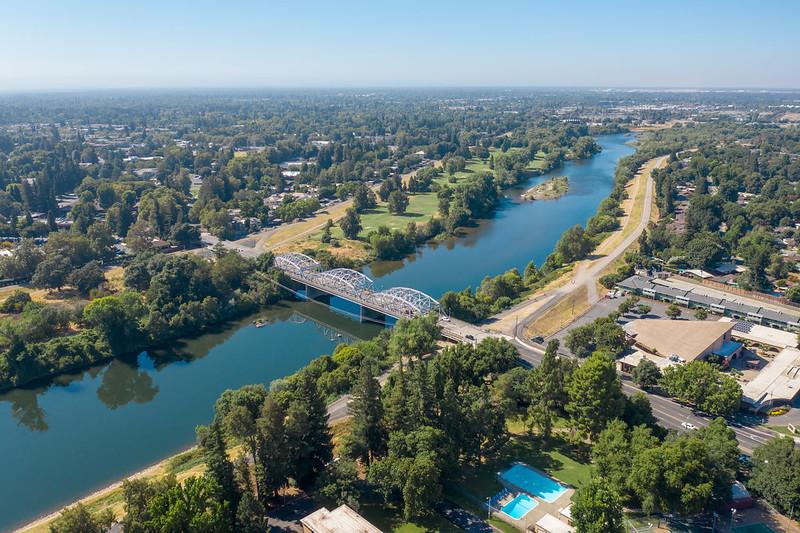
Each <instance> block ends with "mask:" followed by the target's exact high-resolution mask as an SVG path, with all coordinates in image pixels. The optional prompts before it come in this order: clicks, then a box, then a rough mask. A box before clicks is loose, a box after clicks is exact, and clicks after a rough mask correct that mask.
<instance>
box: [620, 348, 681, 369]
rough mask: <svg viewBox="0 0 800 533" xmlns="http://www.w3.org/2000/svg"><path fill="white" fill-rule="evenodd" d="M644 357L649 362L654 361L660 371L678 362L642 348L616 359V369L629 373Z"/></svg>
mask: <svg viewBox="0 0 800 533" xmlns="http://www.w3.org/2000/svg"><path fill="white" fill-rule="evenodd" d="M644 359H649V360H650V362H652V363H654V364H655V365H656V366H657V367H658V369H659V370H661V371H662V372H663V371H664V369H665V368H667V367H669V366H672V365H677V364H678V361H673V360H670V359H668V358H666V357H661V356H658V355H653V354H651V353H647V352H643V351H642V350H636V351H635V352H633V353H631V354H628V355H626V356H624V357H621V358H619V359H617V370H619V371H620V372H625V373H626V374H630V373H631V372H633V369H634V368H636V367H637V366H639V364H640V363H641V362H642V360H644Z"/></svg>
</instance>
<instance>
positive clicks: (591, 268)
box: [490, 156, 667, 339]
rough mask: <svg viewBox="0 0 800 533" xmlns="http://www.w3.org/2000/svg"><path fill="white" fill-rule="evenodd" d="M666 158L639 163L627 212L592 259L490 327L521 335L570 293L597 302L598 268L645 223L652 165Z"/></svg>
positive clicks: (650, 199)
mask: <svg viewBox="0 0 800 533" xmlns="http://www.w3.org/2000/svg"><path fill="white" fill-rule="evenodd" d="M666 162H667V156H663V157H657V158H654V159H651V160H649V161H647V162H646V163H645V164H644V165H642V168H641V170H640V172H639V174H638V176H637V184H636V185H635V192H633V193H632V194H631V196H632V198H633V201H631V202H630V204H629V207H628V209H626V215H625V216H624V217H623V218H622V221H621V224H622V226H621V228H620V229H619V230H618V231H616V232H614V233H613V234H612V235H610V236H609V237H608V238H607V239H606V240H604V241H603V242H602V243H601V244H600V246H598V247H597V249H596V250H595V252H594V253H593V254H592V255H593V258H592V259H588V260H584V261H582V262H580V263H579V264H578V265H576V266H575V268H574V269H573V270H572V272H571V273H569V274H567V275H565V276H563V277H562V278H560V279H559V280H557V282H554V283H551V284H550V285H548V287H546V288H545V289H543V290H541V291H539V292H537V293H536V294H533V295H532V296H531V297H530V298H529V299H528V300H526V301H524V302H522V303H520V304H518V305H517V306H515V307H513V308H512V309H509V310H506V311H504V312H503V313H500V314H499V315H497V316H496V317H495V321H494V322H493V323H492V325H491V326H490V329H491V330H493V331H497V332H501V333H505V334H509V335H513V336H514V337H516V338H517V339H520V338H523V337H524V336H525V330H526V329H528V328H529V326H530V325H531V324H532V323H533V322H535V321H536V320H537V319H539V318H541V317H542V316H544V315H545V313H547V311H548V310H549V309H552V308H553V307H555V306H557V305H558V304H559V303H561V302H563V301H565V300H567V298H568V297H569V296H575V295H576V294H582V292H583V291H585V292H586V296H585V299H586V301H587V302H588V303H589V304H590V305H591V304H594V303H596V302H597V301H598V300H599V298H600V295H599V294H598V290H597V278H599V277H600V275H601V272H603V270H604V269H606V268H607V267H608V266H609V265H610V264H612V263H613V262H614V261H616V260H617V259H618V258H619V257H621V256H622V255H623V254H624V253H625V251H626V250H627V249H628V247H630V246H631V245H632V244H633V243H634V242H636V239H638V238H639V235H640V234H641V233H642V232H643V231H644V229H645V228H646V227H647V224H648V222H649V220H650V216H651V210H652V204H653V188H654V186H653V180H652V178H651V174H652V172H653V170H654V169H656V168H662V167H663V166H664V165H665V164H666ZM642 183H644V184H645V190H644V195H640V194H639V193H640V192H641V187H642ZM640 198H641V202H640V201H639V199H640ZM633 220H636V225H635V226H631V224H632V223H633ZM573 299H574V298H573ZM584 306H585V304H584ZM571 307H572V309H573V310H575V309H576V308H579V307H581V306H577V305H575V303H574V302H573V304H571Z"/></svg>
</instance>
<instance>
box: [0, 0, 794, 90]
mask: <svg viewBox="0 0 800 533" xmlns="http://www.w3.org/2000/svg"><path fill="white" fill-rule="evenodd" d="M0 20H2V24H1V25H0V28H2V29H1V30H0V91H2V92H8V91H11V92H19V91H27V90H45V91H49V90H72V89H107V88H197V87H201V88H202V87H209V88H211V87H213V88H225V87H247V88H252V87H339V86H341V87H410V86H413V87H432V86H449V87H452V86H480V87H486V86H503V87H508V86H537V87H538V86H556V87H654V88H673V87H674V88H794V89H796V88H800V2H799V1H795V0H785V1H784V0H762V1H760V2H754V1H752V0H749V1H741V0H694V1H685V0H663V1H662V0H636V1H634V0H605V1H602V0H592V1H589V0H586V1H579V0H550V1H546V2H545V1H539V0H527V1H525V0H519V1H517V0H484V1H481V2H477V1H471V0H461V1H455V0H428V1H418V0H404V1H396V0H395V1H388V0H370V1H366V0H364V1H362V0H327V1H316V0H291V1H277V0H275V1H272V0H261V1H257V0H224V1H223V0H218V1H214V2H212V1H207V0H160V1H154V0H127V1H124V0H103V1H100V0H69V1H65V0H0Z"/></svg>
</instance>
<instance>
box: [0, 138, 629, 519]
mask: <svg viewBox="0 0 800 533" xmlns="http://www.w3.org/2000/svg"><path fill="white" fill-rule="evenodd" d="M631 139H632V138H631V137H630V136H626V135H604V136H600V137H598V142H599V143H600V145H601V146H602V147H603V151H602V152H601V153H599V154H597V155H595V156H594V157H593V158H591V159H589V160H587V161H580V162H568V163H566V164H565V165H564V166H562V167H561V168H558V169H556V170H555V171H553V172H551V173H550V174H549V175H544V176H539V177H536V178H533V179H531V180H528V181H527V182H525V183H524V184H521V185H520V186H519V187H518V188H515V189H512V190H508V191H505V196H504V198H503V201H502V203H501V205H500V208H499V209H498V211H497V213H496V214H495V215H494V216H493V217H492V218H490V219H488V220H483V221H481V222H480V224H478V225H477V227H475V228H469V229H467V230H465V231H464V232H463V235H461V236H460V237H459V238H453V239H448V240H446V241H443V242H440V243H437V244H433V245H428V246H425V247H422V248H421V249H420V250H419V251H418V253H416V254H415V255H413V256H411V257H409V258H407V259H405V260H403V261H381V262H377V263H374V264H372V265H370V266H369V267H367V268H365V272H366V274H367V275H369V276H370V277H372V278H373V279H374V280H375V284H376V286H377V287H378V288H388V287H392V286H408V287H414V288H416V289H419V290H422V291H424V292H427V293H429V294H431V295H432V296H435V297H438V296H440V295H441V294H442V293H443V292H445V291H447V290H459V289H462V288H463V287H465V286H468V285H471V286H473V287H475V286H477V285H478V284H479V283H480V281H481V279H482V278H483V277H484V276H486V275H495V274H499V273H501V272H504V271H505V270H508V269H509V268H512V267H517V268H519V269H520V271H521V270H522V269H523V268H524V267H525V265H526V264H527V262H528V261H529V260H530V259H533V260H534V261H536V263H537V264H539V265H541V263H542V262H543V261H544V259H545V258H546V257H547V255H548V254H549V253H550V252H551V251H552V249H553V246H554V245H555V243H556V242H557V241H558V239H559V237H560V236H561V233H563V231H564V230H566V229H567V228H568V227H570V226H572V225H575V224H584V223H585V222H586V221H587V220H588V219H589V217H591V216H592V214H594V212H595V210H596V209H597V205H598V204H599V203H600V201H601V200H602V199H603V198H605V197H606V196H607V195H608V193H609V192H610V191H611V188H612V186H613V179H614V170H615V168H616V164H617V161H618V160H619V159H620V158H621V157H624V156H626V155H629V154H631V153H633V148H632V147H631V146H630V145H629V144H627V143H628V142H629V141H630V140H631ZM558 175H565V176H568V178H569V185H570V188H569V192H568V193H567V194H566V195H565V196H563V197H562V198H560V199H557V200H552V201H537V202H525V201H523V200H521V199H520V195H521V194H522V193H523V192H524V191H525V190H526V189H527V188H529V187H531V186H532V185H534V184H536V183H538V182H540V181H543V180H545V179H547V178H548V177H551V176H558ZM259 316H261V317H263V318H265V319H267V320H268V322H269V323H268V324H267V325H266V326H265V327H262V328H256V327H254V326H253V325H252V324H251V321H252V320H253V317H250V318H248V319H246V320H241V321H238V322H234V323H231V324H228V325H226V326H225V327H222V328H220V329H219V330H217V331H214V332H211V333H207V334H204V335H202V336H199V337H197V338H194V339H188V340H183V341H179V342H175V343H173V345H172V346H170V347H169V349H168V350H159V351H157V352H154V353H142V354H140V355H139V356H138V357H131V358H128V359H124V360H123V359H118V360H115V361H112V362H110V363H108V364H105V365H100V366H97V367H94V368H92V369H89V370H87V371H85V372H81V373H78V374H74V375H65V376H60V377H58V378H57V379H54V380H53V381H52V382H50V383H47V384H44V385H41V386H37V387H32V388H24V389H18V390H15V391H12V392H9V393H6V394H3V395H0V472H2V476H0V530H8V529H11V528H13V527H15V526H19V525H22V524H24V523H25V522H28V521H30V520H32V519H34V518H36V517H37V516H39V515H42V514H44V513H47V512H50V511H53V510H54V509H56V508H57V507H58V506H60V505H63V504H66V503H69V502H71V501H73V500H75V499H77V498H78V497H81V496H84V495H86V494H88V493H89V492H91V491H93V490H96V489H99V488H102V487H104V486H106V485H108V484H110V483H113V482H114V481H117V480H119V479H120V478H122V477H124V476H126V475H129V474H131V473H133V472H136V471H138V470H141V469H143V468H145V467H147V466H148V465H150V464H152V463H154V462H157V461H159V460H160V459H163V458H164V457H167V456H169V455H171V454H173V453H176V452H178V451H180V450H182V449H185V448H187V447H188V446H190V445H191V444H192V443H193V441H194V428H195V427H196V426H197V425H198V424H204V423H207V422H208V421H209V419H210V417H211V415H212V413H213V404H214V401H215V400H216V399H217V397H218V396H219V395H220V393H222V391H224V390H225V389H228V388H237V387H240V386H242V385H244V384H247V383H257V382H260V383H265V384H269V383H270V382H271V381H273V380H275V379H278V378H281V377H283V376H286V375H288V374H291V373H293V372H294V371H296V370H298V369H299V368H301V367H302V366H304V365H305V364H306V363H308V362H309V361H311V360H312V359H314V358H315V357H318V356H319V355H322V354H325V353H330V352H331V351H332V350H333V349H334V348H335V346H336V344H338V343H340V342H345V341H348V340H351V339H355V338H368V337H371V336H373V335H375V334H376V333H377V331H378V329H377V326H374V325H366V324H360V323H358V322H357V321H355V320H352V319H350V318H348V317H346V316H343V315H342V314H340V313H336V312H333V311H330V310H328V309H326V308H324V307H323V306H321V305H319V304H316V303H312V302H291V303H284V304H282V305H280V306H277V307H276V308H273V309H270V310H268V311H264V312H262V313H260V314H259Z"/></svg>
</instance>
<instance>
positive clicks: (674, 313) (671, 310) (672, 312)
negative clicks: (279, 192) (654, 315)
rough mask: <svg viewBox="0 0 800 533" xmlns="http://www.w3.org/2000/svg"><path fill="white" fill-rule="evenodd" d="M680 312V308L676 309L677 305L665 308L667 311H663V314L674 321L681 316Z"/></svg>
mask: <svg viewBox="0 0 800 533" xmlns="http://www.w3.org/2000/svg"><path fill="white" fill-rule="evenodd" d="M682 312H683V311H681V308H680V307H678V306H677V305H675V304H669V307H667V310H666V311H664V314H665V315H667V316H668V317H669V318H671V319H673V320H674V319H676V318H678V317H679V316H681V313H682Z"/></svg>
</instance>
